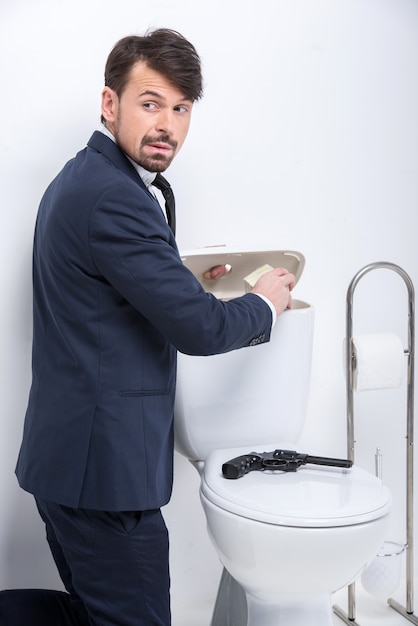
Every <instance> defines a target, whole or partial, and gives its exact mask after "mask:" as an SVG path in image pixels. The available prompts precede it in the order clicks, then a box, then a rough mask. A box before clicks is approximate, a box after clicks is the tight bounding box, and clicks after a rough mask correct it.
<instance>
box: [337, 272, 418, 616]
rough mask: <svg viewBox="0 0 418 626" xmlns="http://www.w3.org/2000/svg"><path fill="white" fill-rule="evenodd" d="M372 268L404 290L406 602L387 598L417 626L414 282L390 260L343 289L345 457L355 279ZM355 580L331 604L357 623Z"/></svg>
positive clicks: (350, 449) (350, 425)
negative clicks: (392, 276) (396, 279)
mask: <svg viewBox="0 0 418 626" xmlns="http://www.w3.org/2000/svg"><path fill="white" fill-rule="evenodd" d="M375 269H388V270H392V271H394V272H396V273H397V274H399V275H400V276H401V277H402V278H403V280H404V282H405V284H406V287H407V291H408V349H407V350H405V351H404V352H405V354H407V355H408V374H407V410H406V413H407V415H406V419H407V437H406V440H407V448H406V544H405V546H406V603H405V607H404V606H402V605H401V604H399V603H398V602H396V601H395V600H394V599H393V598H388V600H387V602H388V604H389V606H391V607H392V608H393V609H394V610H395V611H397V612H398V613H399V614H400V615H402V616H403V617H405V618H406V619H407V620H409V621H410V622H412V623H413V624H416V625H417V626H418V618H417V617H416V616H415V614H414V606H413V593H414V563H413V558H414V555H413V548H414V537H413V532H414V530H413V525H414V524H413V515H414V511H413V508H414V502H413V501H414V493H413V471H414V362H415V355H414V352H415V349H414V346H415V295H414V285H413V283H412V280H411V278H410V277H409V275H408V274H407V273H406V272H405V270H403V269H402V268H401V267H399V266H398V265H395V264H394V263H389V262H384V261H379V262H376V263H371V264H369V265H366V266H365V267H363V268H362V269H361V270H360V271H359V272H357V274H356V275H355V276H354V278H353V279H352V281H351V283H350V285H349V287H348V290H347V304H346V307H347V309H346V342H345V346H346V348H345V359H346V361H345V365H346V397H347V457H348V458H349V459H350V460H351V461H353V462H354V397H353V395H354V386H353V367H354V364H353V359H352V339H353V296H354V291H355V288H356V286H357V284H358V282H359V281H360V280H361V278H363V276H365V275H366V274H368V273H369V272H371V271H372V270H375ZM355 604H356V603H355V583H354V582H353V583H351V585H349V586H348V613H345V612H344V611H342V610H341V609H340V607H338V606H336V605H334V606H333V610H334V613H335V614H336V615H337V616H338V617H339V618H340V619H342V620H343V621H344V622H345V623H346V624H349V625H351V626H360V625H359V624H358V622H356V621H355V618H356V616H355Z"/></svg>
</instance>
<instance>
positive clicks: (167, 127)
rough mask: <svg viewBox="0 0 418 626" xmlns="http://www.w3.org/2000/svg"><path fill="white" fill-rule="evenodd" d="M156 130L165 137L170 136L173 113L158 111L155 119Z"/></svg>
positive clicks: (172, 126) (172, 128)
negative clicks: (165, 135)
mask: <svg viewBox="0 0 418 626" xmlns="http://www.w3.org/2000/svg"><path fill="white" fill-rule="evenodd" d="M157 130H158V131H159V132H164V133H166V134H167V135H172V134H173V131H174V111H170V110H168V109H164V110H162V111H160V113H159V115H158V119H157Z"/></svg>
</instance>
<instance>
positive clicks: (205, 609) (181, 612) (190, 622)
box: [173, 587, 418, 626]
mask: <svg viewBox="0 0 418 626" xmlns="http://www.w3.org/2000/svg"><path fill="white" fill-rule="evenodd" d="M393 597H394V599H395V600H396V601H397V602H399V603H400V604H401V605H402V606H405V594H404V592H403V590H402V589H400V590H399V591H398V592H397V593H396V594H394V596H393ZM333 604H336V605H338V606H339V607H340V608H341V609H342V610H343V611H344V612H345V613H347V610H348V607H347V590H346V589H344V590H342V591H340V592H338V593H337V594H335V596H334V599H333ZM415 605H416V602H415V603H414V608H415ZM211 615H212V609H211V607H210V606H193V605H190V606H188V607H183V608H179V607H176V609H175V610H174V611H173V626H210V621H211ZM414 615H415V616H416V617H417V619H418V607H417V608H416V609H415V611H414ZM350 623H352V624H353V626H356V625H357V624H358V626H408V624H411V623H412V622H411V621H410V620H408V619H406V618H404V617H403V616H402V615H400V614H399V613H398V612H397V611H395V610H394V609H392V608H391V607H390V606H389V605H388V604H387V603H386V601H384V600H383V601H382V600H376V599H374V598H373V597H372V596H370V595H369V594H368V593H366V592H365V591H364V590H363V589H362V588H361V587H360V588H359V589H356V610H355V622H350ZM344 624H345V622H344V621H342V620H341V619H339V617H338V616H337V615H335V614H334V626H344ZM225 626H227V625H225ZM240 626H241V625H240ZM242 626H245V625H244V624H243V625H242Z"/></svg>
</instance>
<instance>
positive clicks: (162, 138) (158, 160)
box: [134, 135, 177, 172]
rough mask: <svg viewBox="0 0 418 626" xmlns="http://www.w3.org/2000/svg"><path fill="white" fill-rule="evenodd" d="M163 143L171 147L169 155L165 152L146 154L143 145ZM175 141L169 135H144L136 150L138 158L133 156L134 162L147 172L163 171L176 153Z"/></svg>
mask: <svg viewBox="0 0 418 626" xmlns="http://www.w3.org/2000/svg"><path fill="white" fill-rule="evenodd" d="M155 143H165V144H167V145H168V146H170V147H171V148H172V151H171V152H170V154H169V155H165V154H152V155H150V154H147V153H146V152H145V150H144V147H145V146H146V145H147V144H155ZM176 150H177V141H174V140H173V139H171V138H170V136H169V135H159V136H158V137H151V136H150V135H145V136H144V137H143V139H142V141H141V145H140V147H139V151H138V158H135V159H134V160H135V162H136V163H138V165H140V166H141V167H143V168H144V169H146V170H148V171H149V172H164V171H165V170H166V169H167V168H168V166H169V165H170V163H171V162H172V160H173V159H174V156H175V154H176Z"/></svg>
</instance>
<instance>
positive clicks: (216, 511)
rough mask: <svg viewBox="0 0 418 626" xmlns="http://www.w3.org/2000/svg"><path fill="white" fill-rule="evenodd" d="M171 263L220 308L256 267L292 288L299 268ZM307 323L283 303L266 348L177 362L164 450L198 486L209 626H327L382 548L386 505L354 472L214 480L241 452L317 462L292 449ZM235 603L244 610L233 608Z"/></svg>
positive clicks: (223, 259)
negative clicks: (209, 559) (215, 602)
mask: <svg viewBox="0 0 418 626" xmlns="http://www.w3.org/2000/svg"><path fill="white" fill-rule="evenodd" d="M183 261H184V263H185V264H186V265H187V266H188V267H189V268H190V269H191V270H192V271H193V273H194V274H195V275H196V276H197V278H198V279H199V280H200V281H201V282H202V284H203V285H204V287H205V288H206V289H207V290H208V291H212V292H213V293H214V294H215V295H216V296H217V297H219V298H225V299H228V298H231V297H234V296H237V295H240V294H242V293H243V285H244V282H243V279H244V277H245V276H246V275H247V274H249V273H251V271H253V270H255V269H256V268H258V267H259V266H261V265H264V264H265V263H268V264H270V265H272V266H273V267H278V266H281V267H287V268H288V269H289V270H290V271H292V272H293V273H294V274H295V275H296V278H297V279H298V278H299V277H300V275H301V273H302V271H303V266H304V258H303V256H302V255H301V254H300V253H297V252H283V251H263V252H247V253H242V252H233V251H230V250H229V251H228V250H226V249H222V248H220V249H212V250H211V251H208V249H203V250H200V251H190V252H187V253H184V255H183ZM222 263H228V264H230V265H231V267H232V269H231V272H230V274H228V275H227V276H226V277H225V278H223V279H221V280H220V281H217V282H216V283H214V282H207V281H205V280H204V279H203V277H202V275H203V273H204V271H206V270H207V269H208V268H210V267H212V266H214V265H218V264H222ZM313 323H314V312H313V309H312V307H311V306H310V305H309V304H307V303H305V302H302V301H298V300H294V301H293V305H292V309H290V310H287V311H285V312H284V313H283V314H282V315H281V316H280V317H279V318H278V320H277V322H276V326H275V328H274V329H273V333H272V338H271V341H270V342H269V343H267V344H262V345H258V346H253V347H248V348H242V349H240V350H237V351H233V352H230V353H227V354H223V355H217V356H210V357H190V356H186V355H182V354H179V358H178V379H177V397H176V410H175V442H176V449H177V451H178V452H179V453H180V454H182V455H184V456H185V457H187V458H188V459H189V460H190V461H191V462H192V463H193V464H194V465H195V466H196V468H197V469H198V471H199V472H200V474H201V487H200V496H201V501H202V505H203V509H204V511H205V514H206V519H207V528H208V533H209V535H210V538H211V540H212V542H213V544H214V547H215V549H216V551H217V554H218V556H219V559H220V561H221V563H222V564H223V566H224V568H225V570H224V575H223V583H222V584H223V585H224V587H225V589H224V590H222V587H221V589H220V591H219V593H218V598H222V597H223V603H224V605H225V606H224V607H217V609H215V613H214V622H213V626H217V623H216V622H217V621H219V625H220V624H222V623H224V624H228V625H229V626H245V623H244V622H243V620H245V619H246V620H247V624H248V625H249V626H332V624H333V618H332V607H331V596H332V594H333V592H335V591H337V590H338V589H340V588H342V587H344V586H345V585H347V584H349V583H351V582H352V581H353V580H354V579H355V578H356V577H357V576H358V575H359V574H360V573H361V572H362V570H363V568H364V567H365V565H366V564H367V563H368V562H369V561H370V560H371V559H372V558H373V557H374V556H375V555H376V554H377V552H378V551H379V548H380V546H381V544H382V543H383V540H384V534H385V528H386V522H387V516H388V513H389V510H390V504H391V496H390V493H389V491H388V489H387V488H386V487H385V485H383V483H382V482H381V481H380V480H379V479H377V478H376V477H375V476H373V475H372V474H369V473H367V472H365V471H363V470H362V469H360V468H358V467H355V466H354V467H352V468H350V469H341V468H338V467H324V466H317V465H304V466H302V467H301V468H299V469H298V470H297V471H296V472H279V471H276V472H271V471H251V472H249V473H248V474H246V475H244V476H243V477H241V478H239V479H236V480H228V479H226V478H224V477H223V475H222V465H223V463H225V462H226V461H228V460H230V459H232V458H235V457H237V456H241V455H247V454H249V453H250V452H258V453H261V452H265V451H267V452H271V451H273V450H275V449H277V448H285V449H293V450H296V451H298V452H301V453H308V454H311V455H315V454H317V451H315V450H300V449H299V448H298V439H299V437H300V435H301V432H302V428H303V425H304V421H305V415H306V409H307V403H308V394H309V383H310V369H311V353H312V338H313ZM329 456H336V455H332V454H330V455H329ZM231 585H232V586H231ZM231 589H232V591H230V590H231ZM241 590H243V592H245V597H246V603H245V602H244V600H243V598H244V593H242V591H241ZM242 602H244V604H246V606H245V607H244V609H243V607H242V606H234V603H238V604H239V603H242ZM222 611H223V612H224V613H225V614H224V615H223V616H222V617H221V618H220V619H218V620H217V618H216V616H215V615H216V613H217V614H218V615H219V613H220V612H222ZM243 615H244V616H245V617H244V618H243V617H242V616H243ZM237 616H240V617H237Z"/></svg>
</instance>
